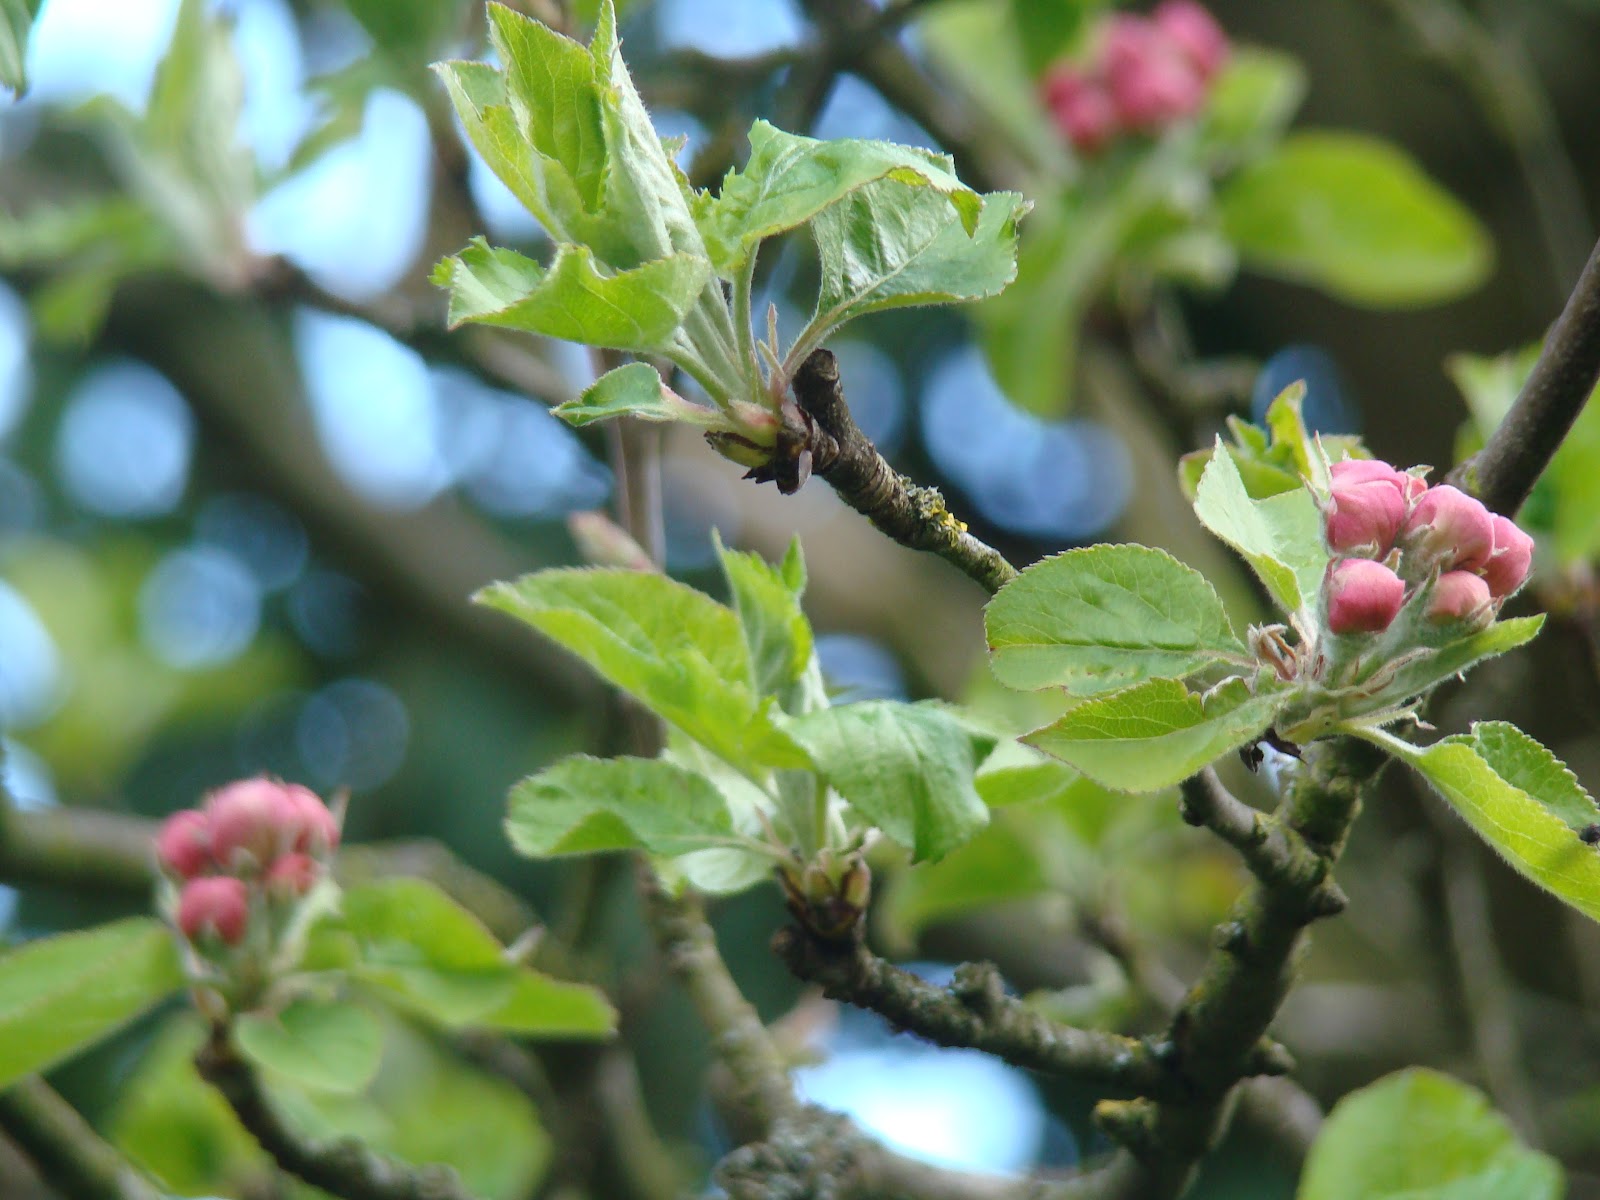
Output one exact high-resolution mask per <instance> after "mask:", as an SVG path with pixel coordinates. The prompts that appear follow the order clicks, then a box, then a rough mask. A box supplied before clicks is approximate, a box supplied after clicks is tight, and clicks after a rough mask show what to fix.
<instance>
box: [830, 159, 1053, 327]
mask: <svg viewBox="0 0 1600 1200" xmlns="http://www.w3.org/2000/svg"><path fill="white" fill-rule="evenodd" d="M1027 209H1028V205H1027V202H1026V201H1024V200H1023V199H1022V197H1021V196H1020V195H1018V194H1016V193H1015V192H998V193H995V194H993V195H989V196H985V197H984V198H983V210H982V213H981V215H980V216H979V218H978V222H977V226H976V228H970V229H969V228H968V227H967V225H966V224H965V214H964V213H962V212H958V211H956V210H954V209H952V207H951V206H950V204H949V203H947V202H946V200H945V198H944V197H943V196H940V195H939V194H938V193H936V192H932V191H930V190H929V189H927V188H925V187H915V186H912V185H909V184H906V183H903V182H901V181H900V180H899V179H898V178H892V177H891V178H887V179H882V180H879V181H877V182H875V183H870V184H868V185H866V186H865V187H863V188H860V189H858V190H857V191H855V192H853V193H851V194H850V195H849V196H846V197H845V198H844V199H842V200H840V201H839V202H838V203H837V204H834V205H832V206H830V207H829V208H826V209H824V210H823V211H822V212H820V213H818V214H817V217H816V219H815V220H814V221H813V222H812V224H811V231H812V234H813V236H814V237H815V238H816V241H817V251H818V255H819V257H820V259H821V264H822V287H821V291H820V293H819V295H818V298H817V312H816V316H815V318H814V321H813V325H814V327H815V328H818V329H835V328H837V327H838V326H840V325H842V324H844V323H845V322H846V321H851V320H854V319H855V318H856V317H860V316H863V315H865V314H867V313H871V312H879V311H882V310H885V309H891V308H909V307H913V306H916V305H925V304H952V303H959V302H963V301H971V300H982V299H984V298H986V297H988V296H993V295H996V294H998V293H999V292H1000V291H1002V290H1003V289H1004V288H1005V287H1006V286H1007V285H1008V284H1009V283H1011V281H1012V280H1013V279H1015V278H1016V275H1017V222H1018V220H1019V219H1020V218H1021V217H1022V215H1023V214H1024V213H1025V212H1026V211H1027Z"/></svg>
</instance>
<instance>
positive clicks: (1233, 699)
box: [1023, 679, 1285, 792]
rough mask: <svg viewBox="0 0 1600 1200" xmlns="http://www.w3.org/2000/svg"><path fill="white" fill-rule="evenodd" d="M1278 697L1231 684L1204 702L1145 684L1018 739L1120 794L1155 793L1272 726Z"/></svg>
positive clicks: (1156, 683) (1166, 684)
mask: <svg viewBox="0 0 1600 1200" xmlns="http://www.w3.org/2000/svg"><path fill="white" fill-rule="evenodd" d="M1284 700H1285V697H1284V695H1283V693H1281V692H1277V691H1262V692H1261V693H1259V694H1254V695H1253V694H1252V693H1251V691H1250V688H1249V686H1248V685H1246V683H1245V682H1244V681H1243V680H1241V679H1230V680H1228V681H1226V682H1225V683H1223V684H1220V685H1219V686H1218V687H1216V688H1213V689H1212V690H1211V691H1210V692H1208V693H1206V694H1205V695H1204V696H1203V697H1202V696H1201V695H1200V694H1198V693H1192V692H1190V691H1189V689H1188V688H1186V687H1184V685H1183V684H1182V683H1179V682H1177V681H1176V680H1172V679H1152V680H1150V681H1148V682H1146V683H1141V684H1138V685H1136V686H1134V687H1131V688H1128V689H1126V690H1125V691H1121V692H1114V693H1112V694H1111V695H1109V696H1101V697H1099V698H1097V699H1094V700H1088V701H1085V702H1084V703H1083V704H1080V705H1078V706H1077V707H1076V708H1074V709H1072V710H1071V711H1069V712H1068V713H1066V714H1065V715H1064V716H1062V717H1061V718H1059V719H1058V720H1057V721H1055V722H1054V723H1053V724H1051V725H1047V726H1045V727H1044V728H1043V729H1036V730H1034V732H1032V733H1030V734H1028V736H1027V737H1025V738H1024V739H1023V740H1024V741H1025V742H1028V743H1029V744H1030V745H1033V746H1037V747H1038V748H1039V749H1041V750H1043V751H1045V752H1046V753H1048V754H1053V755H1055V756H1056V757H1057V758H1059V759H1061V760H1063V761H1064V762H1066V763H1069V764H1070V765H1072V766H1074V767H1076V768H1078V770H1080V771H1082V772H1083V773H1084V774H1085V775H1087V776H1089V777H1090V778H1091V779H1094V780H1097V781H1098V782H1100V783H1102V784H1104V785H1105V786H1107V787H1110V788H1115V789H1117V790H1118V791H1125V792H1154V791H1158V790H1160V789H1161V788H1164V787H1171V786H1172V785H1173V784H1175V783H1178V782H1180V781H1182V780H1184V779H1187V778H1188V777H1189V776H1190V775H1193V774H1194V773H1195V772H1196V771H1198V770H1199V769H1200V768H1201V767H1203V766H1205V765H1206V764H1207V763H1210V762H1212V761H1214V760H1215V759H1217V758H1219V757H1221V756H1222V755H1224V754H1226V753H1227V752H1228V751H1230V750H1234V749H1237V748H1238V747H1239V746H1242V745H1244V743H1246V742H1248V741H1249V740H1251V739H1252V738H1254V737H1256V736H1257V735H1259V734H1260V733H1261V732H1262V731H1263V730H1264V729H1266V728H1267V726H1269V725H1270V724H1271V723H1272V719H1273V717H1274V716H1275V715H1276V713H1277V712H1278V710H1279V708H1280V707H1282V705H1283V703H1284Z"/></svg>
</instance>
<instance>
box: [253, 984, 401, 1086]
mask: <svg viewBox="0 0 1600 1200" xmlns="http://www.w3.org/2000/svg"><path fill="white" fill-rule="evenodd" d="M234 1036H235V1038H236V1039H237V1041H238V1044H239V1050H240V1051H241V1052H242V1053H243V1054H244V1055H245V1057H246V1058H248V1059H250V1060H251V1061H252V1062H254V1063H255V1064H256V1065H257V1066H258V1067H263V1068H265V1069H266V1070H268V1071H271V1072H274V1073H276V1074H277V1075H280V1076H282V1077H283V1078H285V1079H288V1080H291V1081H292V1082H294V1083H296V1084H298V1085H300V1086H301V1087H308V1088H314V1089H316V1090H318V1091H325V1092H359V1091H361V1090H363V1089H364V1088H365V1087H366V1086H367V1084H369V1083H371V1082H372V1077H373V1076H374V1075H376V1074H377V1073H378V1060H379V1059H380V1058H381V1057H382V1054H383V1026H382V1025H381V1024H379V1023H378V1019H377V1018H376V1017H374V1016H373V1015H372V1014H371V1013H370V1012H368V1011H367V1010H366V1009H364V1008H361V1007H359V1006H358V1005H354V1004H349V1003H345V1002H342V1001H317V1000H300V1001H297V1002H295V1003H294V1004H291V1005H290V1006H289V1007H288V1008H286V1009H284V1010H283V1011H282V1012H281V1013H272V1014H266V1013H248V1014H246V1015H245V1016H243V1017H240V1018H239V1020H238V1021H237V1022H236V1023H235V1024H234Z"/></svg>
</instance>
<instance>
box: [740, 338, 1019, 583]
mask: <svg viewBox="0 0 1600 1200" xmlns="http://www.w3.org/2000/svg"><path fill="white" fill-rule="evenodd" d="M792 386H793V389H794V397H795V404H796V406H797V408H798V411H799V420H798V422H797V428H796V429H795V430H792V431H790V430H786V435H787V436H786V437H785V438H780V441H779V460H780V462H782V463H786V464H789V465H790V472H791V473H788V474H781V475H780V474H778V473H777V472H775V471H773V472H762V471H759V470H758V471H757V472H755V473H754V477H755V478H758V479H762V478H767V479H774V480H776V481H777V482H778V486H779V489H780V490H782V491H789V492H792V491H795V490H797V489H798V488H799V486H800V484H802V483H804V482H805V479H804V476H805V475H806V474H807V473H809V472H811V471H815V472H816V474H818V475H820V476H822V478H824V479H826V480H827V481H828V483H829V484H831V485H832V487H833V490H834V491H836V492H837V493H838V494H839V497H840V499H842V500H843V501H844V502H845V503H846V504H848V505H849V506H850V507H851V508H853V509H855V510H856V511H857V512H859V513H861V514H862V515H863V516H865V517H866V518H867V519H868V520H870V521H871V522H872V523H873V524H874V525H876V526H877V527H878V528H879V529H880V530H882V531H883V532H884V533H886V534H888V535H889V537H891V538H893V539H894V540H895V541H897V542H899V543H900V544H901V545H902V546H909V547H911V549H913V550H931V551H932V552H933V553H935V554H937V555H938V556H939V557H940V558H943V559H944V560H945V561H947V562H950V563H953V564H955V565H956V566H957V567H959V568H960V569H961V570H962V571H964V572H965V573H966V574H967V575H969V576H970V577H971V578H972V579H974V580H976V581H977V582H978V583H979V584H980V585H981V586H982V587H983V588H984V589H985V590H987V591H990V592H997V591H999V590H1000V588H1001V587H1003V586H1004V585H1005V584H1007V583H1009V582H1010V581H1011V580H1012V579H1014V578H1016V574H1017V570H1016V568H1015V567H1013V566H1012V565H1011V564H1010V563H1008V562H1007V561H1006V560H1005V558H1004V556H1002V555H1001V553H1000V552H999V551H998V550H996V549H995V548H994V547H992V546H989V545H986V544H985V543H984V542H982V541H979V540H978V539H977V538H975V537H973V536H972V534H970V533H968V532H967V527H966V525H965V524H963V523H962V522H960V521H958V520H956V518H955V517H954V516H953V515H952V514H951V512H950V510H949V508H947V507H946V506H945V502H944V497H943V496H941V495H940V494H939V492H938V490H937V489H935V488H930V487H920V486H918V485H916V484H913V483H911V482H910V481H909V480H907V479H906V478H905V476H903V475H901V474H899V473H898V472H896V471H895V469H894V468H893V467H891V466H890V465H889V463H888V462H887V460H885V459H884V457H883V455H881V454H879V453H878V450H877V447H876V446H874V445H873V444H872V443H871V441H869V440H868V439H867V436H866V434H864V433H862V432H861V429H860V427H859V426H857V425H856V423H855V419H854V418H853V417H851V415H850V406H849V404H847V403H846V401H845V398H844V389H843V387H842V385H841V384H840V381H839V364H838V361H837V360H836V359H835V358H834V356H833V352H832V351H830V350H814V351H812V352H811V354H810V355H809V356H807V358H806V360H805V361H804V362H803V363H801V364H800V368H799V369H798V370H797V371H796V372H795V376H794V380H793V385H792ZM791 485H792V486H791Z"/></svg>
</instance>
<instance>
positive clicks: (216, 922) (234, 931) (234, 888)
mask: <svg viewBox="0 0 1600 1200" xmlns="http://www.w3.org/2000/svg"><path fill="white" fill-rule="evenodd" d="M249 923H250V893H249V892H248V890H246V888H245V886H244V883H243V882H242V881H241V880H238V879H234V878H233V877H232V876H231V875H215V876H211V877H210V878H206V879H191V880H190V881H189V882H188V883H186V884H184V885H183V891H182V892H180V893H179V894H178V928H179V929H181V930H182V931H183V936H184V937H186V938H188V939H189V940H190V941H191V942H198V941H200V940H201V939H202V938H206V937H216V938H221V939H222V941H224V942H225V943H227V944H228V945H230V946H237V945H238V944H239V943H240V942H242V941H244V931H245V927H246V926H247V925H248V924H249Z"/></svg>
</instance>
